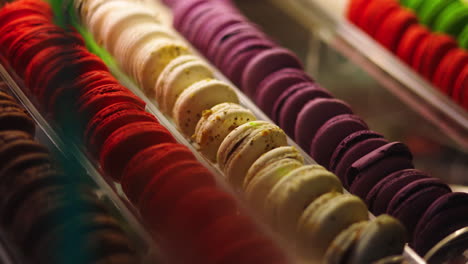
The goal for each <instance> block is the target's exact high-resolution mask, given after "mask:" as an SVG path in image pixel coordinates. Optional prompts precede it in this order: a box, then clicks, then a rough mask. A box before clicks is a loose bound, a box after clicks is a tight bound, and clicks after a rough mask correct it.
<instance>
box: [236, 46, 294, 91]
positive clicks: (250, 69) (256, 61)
mask: <svg viewBox="0 0 468 264" xmlns="http://www.w3.org/2000/svg"><path fill="white" fill-rule="evenodd" d="M283 68H297V69H302V63H301V62H300V61H299V59H298V58H297V57H296V55H295V54H294V53H292V52H291V51H289V50H286V49H283V48H271V49H268V50H265V51H263V52H260V53H259V54H257V55H256V56H255V57H254V58H253V59H252V60H251V61H250V62H249V63H248V64H247V65H246V67H245V70H244V73H243V74H242V90H243V91H244V92H245V93H246V94H247V95H248V96H249V97H251V98H253V97H254V95H255V93H256V90H257V87H258V85H259V84H260V82H261V81H263V79H265V78H266V77H267V76H268V75H270V74H271V73H273V72H275V71H278V70H280V69H283Z"/></svg>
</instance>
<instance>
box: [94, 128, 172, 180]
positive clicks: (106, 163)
mask: <svg viewBox="0 0 468 264" xmlns="http://www.w3.org/2000/svg"><path fill="white" fill-rule="evenodd" d="M170 142H175V139H174V138H173V137H172V135H171V134H170V133H169V131H167V129H166V128H165V127H163V126H161V125H160V124H158V123H156V122H135V123H130V124H128V125H125V126H123V127H120V128H119V129H117V130H116V131H114V132H113V133H112V134H110V136H109V137H108V138H107V139H106V141H105V142H104V144H103V146H102V151H101V153H100V155H99V157H100V158H99V160H100V164H101V166H102V168H103V171H104V172H105V173H106V175H108V176H109V177H111V178H112V179H114V180H116V181H120V178H121V177H122V173H123V170H124V169H125V166H126V165H127V164H128V162H129V161H130V159H131V158H132V157H133V156H134V155H135V154H137V153H138V152H139V151H141V150H142V149H144V148H147V147H149V146H151V145H157V144H161V143H170Z"/></svg>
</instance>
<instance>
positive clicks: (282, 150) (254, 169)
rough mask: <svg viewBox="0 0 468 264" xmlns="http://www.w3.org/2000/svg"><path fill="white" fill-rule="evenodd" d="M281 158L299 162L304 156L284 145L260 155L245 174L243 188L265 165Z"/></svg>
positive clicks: (293, 148) (302, 161) (302, 160)
mask: <svg viewBox="0 0 468 264" xmlns="http://www.w3.org/2000/svg"><path fill="white" fill-rule="evenodd" d="M281 159H295V160H297V161H299V162H301V163H304V157H302V155H301V153H300V152H299V151H298V150H297V149H296V148H295V147H292V146H284V147H278V148H274V149H272V150H270V151H268V152H266V153H264V154H263V155H261V156H260V157H259V158H258V159H257V160H256V161H255V162H254V163H253V164H252V166H250V168H249V170H248V171H247V175H246V176H245V178H244V184H243V187H244V189H245V188H246V187H247V186H248V185H249V183H250V181H251V180H252V179H253V177H254V176H255V175H256V174H257V173H258V172H259V171H260V170H261V169H262V168H264V167H265V166H267V165H268V164H270V163H272V162H276V161H279V160H281Z"/></svg>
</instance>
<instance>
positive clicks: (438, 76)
mask: <svg viewBox="0 0 468 264" xmlns="http://www.w3.org/2000/svg"><path fill="white" fill-rule="evenodd" d="M466 65H468V52H467V51H466V50H463V49H459V48H455V49H452V50H450V51H449V52H448V53H447V54H446V55H445V56H444V58H443V59H442V60H441V62H440V64H439V67H437V70H436V71H435V74H434V77H433V79H432V81H433V82H434V84H436V85H437V87H438V88H440V89H441V91H442V92H443V93H444V94H447V95H449V96H451V95H452V93H453V91H452V89H453V88H454V86H455V81H456V78H457V77H458V75H459V74H460V72H461V71H462V70H463V67H465V66H466Z"/></svg>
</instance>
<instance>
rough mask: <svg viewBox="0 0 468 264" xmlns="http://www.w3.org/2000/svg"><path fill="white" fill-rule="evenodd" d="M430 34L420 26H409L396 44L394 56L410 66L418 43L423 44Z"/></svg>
mask: <svg viewBox="0 0 468 264" xmlns="http://www.w3.org/2000/svg"><path fill="white" fill-rule="evenodd" d="M430 34H431V33H430V32H429V30H428V29H427V28H426V27H424V26H422V25H420V24H415V25H412V26H410V27H409V28H408V30H406V31H405V33H404V34H403V37H402V38H401V41H400V43H399V44H398V48H397V50H396V55H397V56H398V57H399V58H400V59H402V60H403V61H404V62H406V64H408V65H409V66H411V65H412V64H413V60H414V58H413V57H414V54H415V52H416V50H417V48H418V46H419V45H421V44H420V43H423V42H424V39H426V38H428V37H429V35H430Z"/></svg>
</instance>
